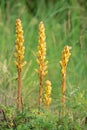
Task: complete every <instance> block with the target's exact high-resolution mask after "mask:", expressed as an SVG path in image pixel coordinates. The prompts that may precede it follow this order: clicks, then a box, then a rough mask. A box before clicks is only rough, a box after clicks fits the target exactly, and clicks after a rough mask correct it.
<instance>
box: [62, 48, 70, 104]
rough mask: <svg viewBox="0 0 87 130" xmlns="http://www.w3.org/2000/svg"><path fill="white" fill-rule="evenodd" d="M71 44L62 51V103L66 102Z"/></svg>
mask: <svg viewBox="0 0 87 130" xmlns="http://www.w3.org/2000/svg"><path fill="white" fill-rule="evenodd" d="M70 49H71V47H70V46H65V47H64V50H63V51H62V57H61V61H60V66H61V73H62V103H63V105H64V104H65V91H66V68H67V64H68V61H69V57H70V55H71V53H70Z"/></svg>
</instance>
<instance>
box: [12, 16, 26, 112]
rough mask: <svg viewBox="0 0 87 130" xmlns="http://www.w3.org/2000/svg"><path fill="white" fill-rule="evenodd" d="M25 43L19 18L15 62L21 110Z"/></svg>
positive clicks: (18, 106) (18, 103) (17, 21)
mask: <svg viewBox="0 0 87 130" xmlns="http://www.w3.org/2000/svg"><path fill="white" fill-rule="evenodd" d="M23 43H24V37H23V30H22V25H21V20H20V19H17V20H16V45H15V48H16V52H15V54H14V55H15V58H16V61H15V62H14V63H15V65H16V67H17V71H18V78H17V80H18V90H17V108H18V110H20V108H21V106H22V96H21V71H22V68H23V66H24V65H25V64H26V61H24V62H23V58H24V50H25V47H24V46H23Z"/></svg>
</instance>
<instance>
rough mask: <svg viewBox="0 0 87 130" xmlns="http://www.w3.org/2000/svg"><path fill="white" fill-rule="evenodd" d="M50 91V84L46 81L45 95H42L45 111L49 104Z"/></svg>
mask: <svg viewBox="0 0 87 130" xmlns="http://www.w3.org/2000/svg"><path fill="white" fill-rule="evenodd" d="M51 90H52V87H51V82H50V81H49V80H47V81H46V86H45V94H44V103H45V106H46V108H47V109H48V106H49V105H50V103H51V98H50V95H51Z"/></svg>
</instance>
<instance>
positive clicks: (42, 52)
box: [36, 22, 48, 105]
mask: <svg viewBox="0 0 87 130" xmlns="http://www.w3.org/2000/svg"><path fill="white" fill-rule="evenodd" d="M45 39H46V36H45V28H44V24H43V22H40V24H39V44H38V53H37V63H38V65H39V69H38V70H36V71H37V72H38V75H39V80H40V87H39V105H40V104H41V103H42V92H43V81H44V76H45V75H46V74H47V71H46V69H47V63H48V61H45V59H46V42H45Z"/></svg>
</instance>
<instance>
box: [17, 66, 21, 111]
mask: <svg viewBox="0 0 87 130" xmlns="http://www.w3.org/2000/svg"><path fill="white" fill-rule="evenodd" d="M20 108H21V71H20V69H18V91H17V109H18V110H20Z"/></svg>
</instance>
